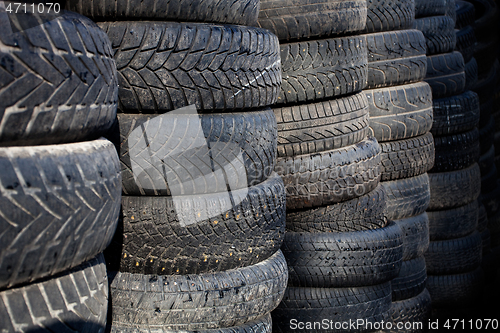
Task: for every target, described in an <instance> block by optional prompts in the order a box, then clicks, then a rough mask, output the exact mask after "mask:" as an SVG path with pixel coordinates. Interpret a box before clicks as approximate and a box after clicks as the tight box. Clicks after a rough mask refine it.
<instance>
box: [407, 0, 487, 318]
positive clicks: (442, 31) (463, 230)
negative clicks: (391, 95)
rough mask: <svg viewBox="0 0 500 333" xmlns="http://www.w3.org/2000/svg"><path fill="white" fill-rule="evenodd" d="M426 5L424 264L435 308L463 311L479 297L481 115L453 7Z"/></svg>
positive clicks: (422, 21) (422, 26)
mask: <svg viewBox="0 0 500 333" xmlns="http://www.w3.org/2000/svg"><path fill="white" fill-rule="evenodd" d="M420 2H421V6H420V8H423V9H425V8H427V9H429V10H427V11H426V10H422V11H421V12H418V11H417V17H421V18H418V19H416V21H415V23H416V24H415V26H416V27H417V28H418V29H419V30H422V31H423V33H424V35H425V37H426V44H427V56H428V57H427V76H426V81H427V82H428V83H429V84H430V86H431V88H432V95H433V108H434V121H433V125H432V129H431V132H432V133H433V134H434V143H435V163H434V167H433V168H432V169H431V170H430V171H429V180H430V192H431V199H430V203H429V208H428V211H427V214H428V216H429V236H430V243H429V248H428V250H427V252H426V253H425V260H426V265H427V274H428V279H427V289H428V290H429V292H430V294H431V298H432V306H433V308H436V309H437V308H450V307H457V306H463V305H464V304H467V303H469V302H473V301H474V299H475V298H476V297H478V296H479V295H480V293H481V284H482V283H483V282H482V281H483V273H482V270H481V267H480V264H481V259H482V239H481V234H480V233H479V232H478V231H477V230H476V228H477V225H478V203H477V198H478V196H479V194H480V190H481V180H480V170H479V165H478V163H477V162H478V159H479V131H478V129H477V124H478V121H479V112H478V97H477V95H476V94H475V93H473V92H472V91H468V90H467V91H466V90H465V87H466V75H465V62H469V61H471V60H472V52H470V50H468V49H467V48H465V47H462V46H461V47H459V49H460V52H463V55H462V53H460V52H458V51H453V50H454V49H455V46H456V41H457V34H456V33H455V30H454V28H455V20H454V17H455V16H456V11H455V3H454V1H451V3H450V1H443V2H435V1H420ZM436 3H441V4H442V6H435V4H436ZM436 8H439V10H437V9H436ZM449 8H452V9H453V10H449ZM430 9H432V10H430ZM426 15H433V16H426ZM459 22H461V20H459ZM460 34H461V32H460V31H459V32H458V35H460ZM466 51H467V52H466ZM464 60H465V62H464Z"/></svg>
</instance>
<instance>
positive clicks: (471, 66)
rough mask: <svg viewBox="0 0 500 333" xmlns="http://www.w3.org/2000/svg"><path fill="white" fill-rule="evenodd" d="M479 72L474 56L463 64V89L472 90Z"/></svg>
mask: <svg viewBox="0 0 500 333" xmlns="http://www.w3.org/2000/svg"><path fill="white" fill-rule="evenodd" d="M478 76H479V72H478V68H477V61H476V58H474V57H473V58H472V59H471V60H470V61H469V62H468V63H466V64H465V90H474V88H475V86H476V83H477V80H478Z"/></svg>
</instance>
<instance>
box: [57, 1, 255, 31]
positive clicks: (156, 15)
mask: <svg viewBox="0 0 500 333" xmlns="http://www.w3.org/2000/svg"><path fill="white" fill-rule="evenodd" d="M66 9H68V10H71V11H74V12H78V13H80V14H82V15H85V16H87V17H90V18H92V19H93V20H94V21H103V20H110V21H111V20H113V21H123V20H126V19H129V20H132V19H136V20H140V19H143V20H146V19H149V20H160V21H181V22H186V21H194V22H216V23H225V24H239V25H249V26H255V24H256V23H257V16H258V15H259V1H257V0H230V1H224V0H210V1H201V2H200V1H193V0H181V1H172V0H119V1H117V0H66Z"/></svg>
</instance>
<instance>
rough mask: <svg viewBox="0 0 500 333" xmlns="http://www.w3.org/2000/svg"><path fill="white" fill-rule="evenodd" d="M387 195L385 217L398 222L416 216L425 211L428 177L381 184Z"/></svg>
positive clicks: (427, 201)
mask: <svg viewBox="0 0 500 333" xmlns="http://www.w3.org/2000/svg"><path fill="white" fill-rule="evenodd" d="M381 184H382V185H383V186H384V187H385V190H386V193H387V199H386V201H387V209H386V216H387V218H388V219H389V220H399V219H404V218H408V217H412V216H417V215H420V214H422V213H423V212H425V211H426V209H427V207H428V205H429V200H430V190H429V176H428V175H427V173H424V174H422V175H420V176H416V177H411V178H406V179H398V180H391V181H387V182H381Z"/></svg>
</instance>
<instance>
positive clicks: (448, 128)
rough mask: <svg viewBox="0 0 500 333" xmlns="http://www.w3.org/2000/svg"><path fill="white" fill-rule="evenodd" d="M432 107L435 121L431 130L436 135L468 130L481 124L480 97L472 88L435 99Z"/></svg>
mask: <svg viewBox="0 0 500 333" xmlns="http://www.w3.org/2000/svg"><path fill="white" fill-rule="evenodd" d="M432 109H433V111H434V112H433V116H434V121H433V123H432V128H431V132H432V134H433V135H434V136H441V135H449V134H456V133H463V132H468V131H470V130H472V129H474V127H476V126H477V125H478V124H479V115H480V109H479V97H478V96H477V94H476V93H475V92H473V91H470V90H467V91H465V92H464V93H462V94H460V95H454V96H451V97H446V98H438V99H434V100H433V102H432Z"/></svg>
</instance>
